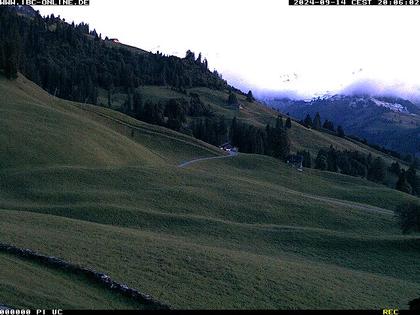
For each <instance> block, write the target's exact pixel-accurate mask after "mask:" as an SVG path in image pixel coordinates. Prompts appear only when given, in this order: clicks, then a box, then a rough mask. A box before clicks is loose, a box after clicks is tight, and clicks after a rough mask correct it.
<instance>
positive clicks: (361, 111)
mask: <svg viewBox="0 0 420 315" xmlns="http://www.w3.org/2000/svg"><path fill="white" fill-rule="evenodd" d="M270 103H271V104H272V105H273V106H277V107H279V108H281V110H282V111H284V112H289V113H290V114H291V115H292V116H294V117H296V118H297V119H304V118H305V116H306V115H307V114H310V115H311V116H312V118H313V117H314V116H315V114H316V113H317V112H319V113H320V115H321V118H322V119H328V120H330V121H333V122H334V123H335V124H336V125H342V126H343V127H344V129H345V131H346V133H347V134H351V135H356V136H358V137H361V138H366V139H367V140H368V142H369V143H373V144H379V145H382V146H385V147H386V148H389V149H392V150H396V151H398V152H402V153H410V154H419V153H420V140H419V139H420V110H419V109H418V107H416V106H415V105H414V104H412V103H411V102H409V101H407V100H402V99H399V98H390V97H371V96H343V95H335V96H333V97H327V98H320V99H315V100H312V101H309V102H302V101H290V100H277V101H275V100H274V101H271V102H270Z"/></svg>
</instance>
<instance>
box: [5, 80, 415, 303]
mask: <svg viewBox="0 0 420 315" xmlns="http://www.w3.org/2000/svg"><path fill="white" fill-rule="evenodd" d="M209 91H210V90H207V91H206V90H203V91H199V92H200V95H203V96H202V97H203V99H204V100H206V102H207V101H208V102H212V104H213V105H212V106H214V108H215V110H216V109H217V110H218V111H220V112H222V111H223V112H224V111H226V112H230V113H232V111H233V110H232V109H229V108H225V107H223V106H222V103H221V100H222V98H223V97H224V95H216V94H214V93H210V92H209ZM170 92H171V93H172V92H173V91H167V93H170ZM156 93H161V92H159V91H157V90H156V89H154V90H153V89H151V88H150V89H149V94H150V95H155V94H156ZM145 94H146V93H145ZM0 95H2V100H1V103H0V143H1V144H2V149H1V150H0V163H1V164H0V178H1V180H0V231H1V232H0V242H2V243H8V244H12V245H15V246H18V247H24V248H30V249H32V250H36V251H39V252H40V253H43V254H46V255H53V256H57V257H60V258H62V259H65V260H67V261H70V262H72V263H75V264H80V265H82V266H85V267H89V268H93V269H95V270H97V271H101V272H105V273H107V274H109V275H110V276H111V277H112V278H114V279H115V280H116V281H119V282H123V283H126V284H127V285H129V286H131V287H134V288H136V289H138V290H139V291H141V292H145V293H148V294H151V295H152V296H153V297H154V298H156V299H157V300H159V301H161V302H163V303H167V304H169V305H170V306H171V307H173V308H182V309H194V308H201V309H202V308H204V309H233V308H247V309H261V308H263V309H272V308H275V309H306V308H308V309H312V308H318V309H337V308H346V309H347V308H350V309H365V308H369V309H370V308H385V307H390V308H394V307H395V308H401V309H404V308H408V301H410V300H412V299H414V298H417V297H418V296H419V295H420V274H419V272H418V262H419V261H420V247H419V244H420V242H419V236H418V235H411V236H410V235H402V234H401V232H400V230H399V228H398V225H397V222H396V220H395V218H394V215H393V210H394V209H395V207H396V206H397V205H398V204H400V203H402V202H404V201H414V202H418V199H416V198H415V197H412V196H410V195H407V194H404V193H401V192H398V191H396V190H391V189H388V188H387V187H385V186H382V185H376V184H374V183H372V182H369V181H367V180H364V179H359V178H354V177H349V176H344V175H340V174H336V173H329V172H320V171H317V170H309V169H305V170H304V171H303V172H297V171H296V170H295V169H293V168H291V167H289V166H288V165H287V164H284V163H281V162H280V161H278V160H275V159H273V158H270V157H267V156H260V155H248V154H239V155H238V156H236V157H230V158H226V159H217V160H208V161H202V162H197V163H194V164H191V165H190V166H188V167H185V168H180V167H178V165H179V164H180V163H181V162H184V161H188V160H193V159H196V158H201V157H211V156H217V155H220V156H221V155H223V152H221V151H220V150H219V149H217V148H215V147H213V146H210V145H208V144H206V143H204V142H201V141H199V140H196V139H193V138H191V137H189V136H187V135H183V134H180V133H177V132H174V131H171V130H168V129H165V128H161V127H157V126H152V125H148V124H146V123H143V122H139V121H136V120H134V119H132V118H130V117H128V116H126V115H123V114H121V113H118V112H115V111H112V110H111V109H106V108H102V107H95V106H91V105H87V104H78V103H73V102H69V101H64V100H59V99H56V98H54V97H52V96H50V95H48V94H47V93H46V92H44V91H42V90H41V89H39V88H38V87H37V86H36V85H34V84H33V83H31V82H30V81H28V80H26V79H25V78H24V77H22V76H21V77H20V78H19V79H18V80H17V81H15V82H10V81H7V80H5V79H3V78H0ZM150 97H151V96H150ZM218 102H219V105H217V104H218ZM243 102H244V105H245V106H244V108H245V109H244V111H243V113H240V115H241V116H240V117H241V119H244V120H248V121H252V122H253V123H254V124H256V125H258V124H260V125H261V126H263V125H264V124H265V123H266V122H267V121H269V120H270V119H273V117H275V115H274V113H273V112H272V111H271V110H268V109H267V110H261V111H260V110H259V108H258V106H259V105H258V104H252V103H250V104H246V103H245V100H243ZM251 104H252V105H251ZM256 112H258V115H257V114H254V113H256ZM291 138H292V142H293V148H292V150H294V149H300V148H305V149H309V150H315V147H316V145H317V143H319V144H320V143H324V144H326V146H329V145H330V144H333V145H336V146H337V147H338V148H349V149H351V148H358V149H359V150H364V151H365V152H367V150H370V149H369V148H366V147H363V148H362V147H360V146H359V145H358V144H357V143H354V142H349V141H347V140H345V139H341V138H337V137H332V136H330V135H327V134H323V133H319V132H317V131H313V130H308V129H306V128H303V127H300V126H299V127H298V125H297V124H294V125H293V128H292V129H291ZM309 138H311V139H312V140H313V141H311V144H309V140H308V139H309ZM311 145H313V148H312V147H311ZM373 153H374V154H379V153H377V152H373ZM0 262H1V266H2V267H3V266H6V268H1V270H0V304H6V305H11V306H19V307H42V306H44V307H48V306H50V305H56V304H55V303H62V304H60V305H62V307H63V308H105V307H107V308H141V307H142V306H141V305H134V304H130V302H129V301H126V300H124V299H122V298H121V297H119V296H115V295H112V294H113V293H110V292H105V291H104V290H103V289H101V288H98V287H97V286H95V285H93V284H92V283H90V282H89V281H88V280H87V279H84V278H79V277H75V276H71V275H69V274H66V273H64V272H61V271H57V270H54V269H49V268H48V267H46V266H42V265H37V264H35V263H30V262H28V261H24V260H21V259H19V258H17V257H13V256H10V255H6V254H0ZM22 270H23V271H24V272H23V271H22ZM22 279H28V280H25V281H26V282H25V283H28V284H27V285H23V284H22V283H24V282H23V280H22ZM41 279H42V281H41ZM39 282H42V284H41V287H38V285H37V284H38V283H39ZM63 292H66V294H63ZM63 295H64V296H63ZM111 295H112V296H111ZM104 301H105V302H104Z"/></svg>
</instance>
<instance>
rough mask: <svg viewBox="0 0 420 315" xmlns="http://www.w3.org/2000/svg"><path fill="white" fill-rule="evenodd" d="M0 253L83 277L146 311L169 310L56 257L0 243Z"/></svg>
mask: <svg viewBox="0 0 420 315" xmlns="http://www.w3.org/2000/svg"><path fill="white" fill-rule="evenodd" d="M0 251H2V252H6V253H10V254H13V255H16V256H19V257H22V258H25V259H30V260H32V261H37V262H39V263H42V264H45V265H48V266H51V267H54V268H58V269H61V270H64V271H66V272H71V273H76V274H81V275H84V276H86V277H87V278H88V279H90V280H91V281H95V282H97V283H100V284H102V285H103V286H104V287H105V288H107V289H109V290H112V291H115V292H118V293H120V294H122V295H124V296H126V297H128V298H131V299H133V300H135V301H138V302H140V303H141V304H144V305H145V307H146V308H147V309H170V307H169V306H168V305H166V304H164V303H161V302H159V301H157V300H155V299H154V298H153V297H152V296H150V295H149V294H145V293H141V292H139V291H137V290H136V289H132V288H130V287H128V286H127V285H125V284H121V283H118V282H116V281H114V280H112V279H111V277H109V276H108V275H107V274H105V273H101V272H97V271H95V270H93V269H88V268H84V267H81V266H78V265H74V264H71V263H69V262H66V261H64V260H62V259H60V258H57V257H53V256H45V255H42V254H39V253H37V252H35V251H33V250H30V249H25V248H18V247H15V246H12V245H7V244H2V243H0ZM0 307H1V305H0Z"/></svg>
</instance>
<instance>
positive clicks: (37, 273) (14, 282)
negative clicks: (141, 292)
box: [0, 253, 143, 309]
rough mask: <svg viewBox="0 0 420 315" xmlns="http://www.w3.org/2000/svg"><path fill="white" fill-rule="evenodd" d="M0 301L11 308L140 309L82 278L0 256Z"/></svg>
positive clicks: (4, 255) (137, 305) (23, 260)
mask: <svg viewBox="0 0 420 315" xmlns="http://www.w3.org/2000/svg"><path fill="white" fill-rule="evenodd" d="M0 266H1V268H0V301H1V302H2V303H5V302H6V301H7V305H8V306H11V307H12V306H13V307H14V308H32V309H36V308H39V307H40V306H43V307H45V308H47V309H53V308H54V309H55V308H57V307H60V308H65V309H68V308H76V309H95V308H96V309H132V308H139V309H142V308H143V306H142V305H141V304H139V303H135V302H133V301H131V300H130V299H128V298H127V297H124V296H122V295H120V294H116V293H115V292H111V291H110V290H109V289H105V288H104V287H102V286H100V285H98V284H95V283H92V281H91V280H88V279H86V278H85V277H84V276H81V275H76V274H71V273H67V272H63V271H59V270H56V269H53V268H47V267H45V266H43V265H42V264H38V263H36V262H31V261H29V260H25V259H20V258H17V257H15V256H14V255H10V254H5V253H0Z"/></svg>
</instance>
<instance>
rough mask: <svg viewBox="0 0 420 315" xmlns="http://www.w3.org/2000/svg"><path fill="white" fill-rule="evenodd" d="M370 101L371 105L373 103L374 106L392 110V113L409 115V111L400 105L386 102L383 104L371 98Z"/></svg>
mask: <svg viewBox="0 0 420 315" xmlns="http://www.w3.org/2000/svg"><path fill="white" fill-rule="evenodd" d="M371 100H372V101H373V103H375V105H377V106H382V107H386V108H388V109H390V110H392V111H393V112H396V113H406V114H409V111H408V109H407V107H405V106H403V105H401V104H398V103H388V102H384V101H381V100H378V99H376V98H373V97H372V98H371Z"/></svg>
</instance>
